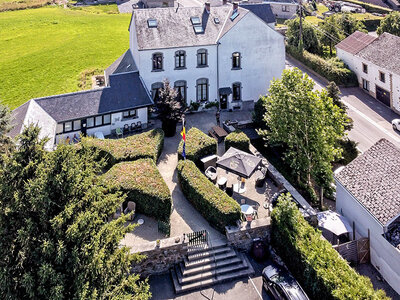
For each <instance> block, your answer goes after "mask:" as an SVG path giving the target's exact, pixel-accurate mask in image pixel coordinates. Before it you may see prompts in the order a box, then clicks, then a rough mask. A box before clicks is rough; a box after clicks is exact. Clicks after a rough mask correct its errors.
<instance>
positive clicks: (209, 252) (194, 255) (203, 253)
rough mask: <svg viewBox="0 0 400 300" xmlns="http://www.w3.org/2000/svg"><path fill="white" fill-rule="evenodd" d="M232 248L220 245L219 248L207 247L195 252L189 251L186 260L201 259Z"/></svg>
mask: <svg viewBox="0 0 400 300" xmlns="http://www.w3.org/2000/svg"><path fill="white" fill-rule="evenodd" d="M231 250H232V248H231V247H228V246H224V247H220V248H216V249H215V248H209V249H205V250H202V251H199V252H196V253H191V254H188V256H187V259H188V261H196V260H201V259H204V258H207V257H212V256H215V255H218V254H221V253H227V252H229V251H231Z"/></svg>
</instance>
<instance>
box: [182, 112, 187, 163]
mask: <svg viewBox="0 0 400 300" xmlns="http://www.w3.org/2000/svg"><path fill="white" fill-rule="evenodd" d="M182 132H183V135H182V138H183V151H182V154H183V159H184V160H185V161H186V149H185V148H186V145H185V144H186V129H185V115H184V114H183V115H182Z"/></svg>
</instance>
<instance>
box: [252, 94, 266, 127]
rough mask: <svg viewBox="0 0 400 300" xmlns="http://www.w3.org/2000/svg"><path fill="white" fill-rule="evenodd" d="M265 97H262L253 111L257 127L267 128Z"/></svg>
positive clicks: (253, 118)
mask: <svg viewBox="0 0 400 300" xmlns="http://www.w3.org/2000/svg"><path fill="white" fill-rule="evenodd" d="M266 112H267V111H266V109H265V98H264V97H260V98H259V99H258V100H257V102H256V103H255V104H254V111H253V112H252V120H253V123H254V125H255V126H256V128H261V129H266V126H265V121H264V115H265V114H266Z"/></svg>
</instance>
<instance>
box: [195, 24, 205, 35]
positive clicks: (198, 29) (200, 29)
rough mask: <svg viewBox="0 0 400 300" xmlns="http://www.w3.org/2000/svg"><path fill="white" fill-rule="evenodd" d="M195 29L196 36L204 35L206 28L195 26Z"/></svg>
mask: <svg viewBox="0 0 400 300" xmlns="http://www.w3.org/2000/svg"><path fill="white" fill-rule="evenodd" d="M193 29H194V32H195V33H196V34H199V33H204V28H203V26H201V25H195V26H193Z"/></svg>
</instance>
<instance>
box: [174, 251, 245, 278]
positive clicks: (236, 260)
mask: <svg viewBox="0 0 400 300" xmlns="http://www.w3.org/2000/svg"><path fill="white" fill-rule="evenodd" d="M241 262H242V260H241V258H240V257H237V256H233V257H229V258H225V259H223V260H218V261H214V260H213V259H211V262H210V263H209V264H205V265H202V266H199V267H191V268H185V265H184V264H183V263H180V264H179V268H180V271H181V273H182V275H183V277H189V276H193V275H196V274H199V273H203V272H209V271H211V270H214V269H217V268H222V267H226V266H229V265H234V264H240V263H241Z"/></svg>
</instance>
